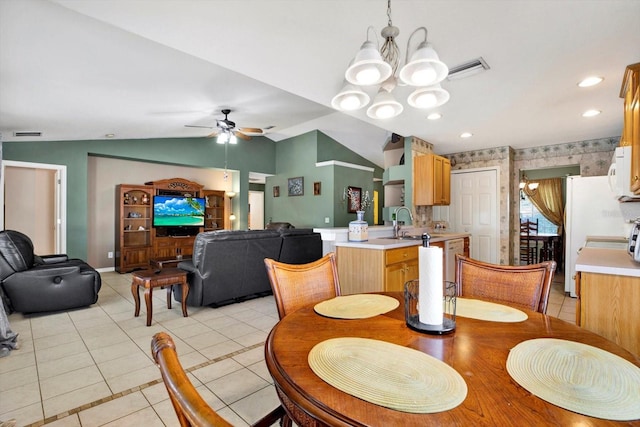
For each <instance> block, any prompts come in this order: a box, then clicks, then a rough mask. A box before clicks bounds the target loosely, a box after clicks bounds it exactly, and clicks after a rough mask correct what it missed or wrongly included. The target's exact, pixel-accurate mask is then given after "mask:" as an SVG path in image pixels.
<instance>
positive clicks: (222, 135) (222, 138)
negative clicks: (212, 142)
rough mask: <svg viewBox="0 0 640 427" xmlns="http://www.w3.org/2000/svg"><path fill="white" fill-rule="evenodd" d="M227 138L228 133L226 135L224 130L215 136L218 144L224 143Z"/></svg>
mask: <svg viewBox="0 0 640 427" xmlns="http://www.w3.org/2000/svg"><path fill="white" fill-rule="evenodd" d="M228 140H229V135H227V133H226V132H221V133H220V134H219V135H218V137H217V138H216V142H217V143H218V144H226V143H227V141H228Z"/></svg>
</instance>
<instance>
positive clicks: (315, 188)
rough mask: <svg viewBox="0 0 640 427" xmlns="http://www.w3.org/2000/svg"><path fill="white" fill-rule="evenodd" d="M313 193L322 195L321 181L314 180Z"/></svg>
mask: <svg viewBox="0 0 640 427" xmlns="http://www.w3.org/2000/svg"><path fill="white" fill-rule="evenodd" d="M313 195H314V196H319V195H320V182H314V183H313Z"/></svg>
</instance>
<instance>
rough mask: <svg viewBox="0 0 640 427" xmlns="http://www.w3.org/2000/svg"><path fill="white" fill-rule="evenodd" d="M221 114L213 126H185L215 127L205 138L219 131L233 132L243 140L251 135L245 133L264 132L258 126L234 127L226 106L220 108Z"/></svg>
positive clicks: (195, 126) (189, 126)
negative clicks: (222, 115) (222, 117)
mask: <svg viewBox="0 0 640 427" xmlns="http://www.w3.org/2000/svg"><path fill="white" fill-rule="evenodd" d="M221 112H222V114H224V119H221V120H216V125H215V126H198V125H185V127H188V128H205V129H215V130H214V131H213V132H211V133H210V134H209V135H207V138H212V137H214V136H218V135H220V134H221V133H226V134H233V135H235V136H236V137H238V138H241V139H244V140H247V141H248V140H250V139H251V136H249V135H247V134H256V135H262V134H264V129H260V128H237V129H236V124H235V122H232V121H231V120H229V119H228V118H227V116H228V115H229V113H231V110H230V109H228V108H225V109H223V110H221ZM272 127H273V126H270V127H268V128H267V129H270V128H272Z"/></svg>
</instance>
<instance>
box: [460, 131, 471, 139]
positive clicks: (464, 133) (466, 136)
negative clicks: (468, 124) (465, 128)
mask: <svg viewBox="0 0 640 427" xmlns="http://www.w3.org/2000/svg"><path fill="white" fill-rule="evenodd" d="M472 136H473V134H472V133H471V132H463V133H461V134H460V138H471V137H472Z"/></svg>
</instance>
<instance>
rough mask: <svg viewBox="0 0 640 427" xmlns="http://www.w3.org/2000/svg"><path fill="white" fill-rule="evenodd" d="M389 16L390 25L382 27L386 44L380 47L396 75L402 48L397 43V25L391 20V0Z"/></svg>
mask: <svg viewBox="0 0 640 427" xmlns="http://www.w3.org/2000/svg"><path fill="white" fill-rule="evenodd" d="M387 16H388V17H389V22H388V25H387V26H386V27H385V28H383V29H382V38H383V39H384V44H383V45H382V47H381V48H380V55H381V56H382V59H384V61H385V62H386V63H387V64H389V65H391V70H392V71H391V75H392V76H395V74H396V71H397V70H398V65H399V64H400V48H399V47H398V45H397V44H396V41H395V37H396V36H397V35H398V34H399V30H398V28H397V27H394V26H393V22H391V0H387Z"/></svg>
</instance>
